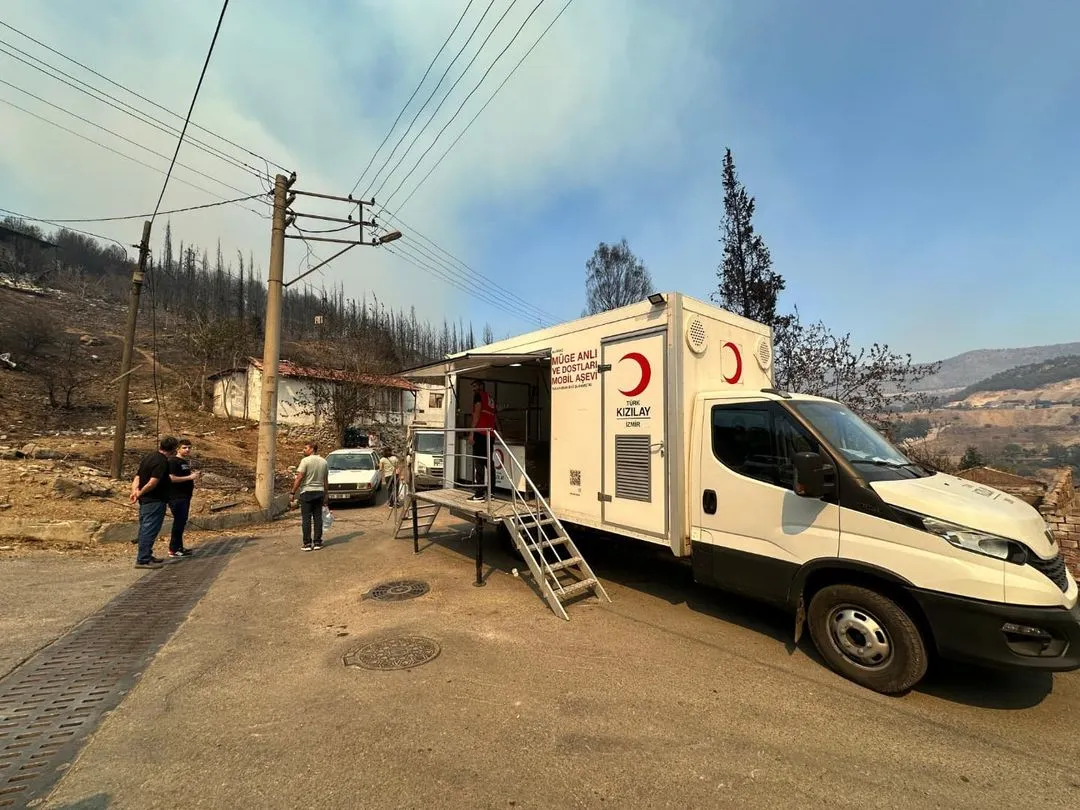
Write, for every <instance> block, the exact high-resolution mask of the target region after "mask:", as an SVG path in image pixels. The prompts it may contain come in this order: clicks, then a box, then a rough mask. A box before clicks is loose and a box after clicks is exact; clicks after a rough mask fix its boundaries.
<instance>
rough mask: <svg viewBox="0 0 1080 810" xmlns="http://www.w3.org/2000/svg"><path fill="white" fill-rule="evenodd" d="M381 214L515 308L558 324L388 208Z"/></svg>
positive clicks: (552, 318) (555, 320) (548, 315)
mask: <svg viewBox="0 0 1080 810" xmlns="http://www.w3.org/2000/svg"><path fill="white" fill-rule="evenodd" d="M380 208H381V206H380ZM381 213H383V214H386V215H387V216H388V217H389V218H390V219H392V220H394V221H395V222H396V223H397V224H398V225H400V226H401V227H402V228H404V229H405V230H406V231H408V232H409V235H410V236H418V237H419V238H420V239H421V240H423V241H424V242H427V243H428V244H429V245H431V247H432V248H434V249H435V250H437V251H439V253H441V254H443V255H444V256H446V257H447V259H449V260H450V261H452V262H456V263H457V264H458V265H459V266H460V267H461V268H462V269H463V270H464V271H465V272H466V273H468V274H470V275H471V276H472V277H473V280H475V279H480V280H482V281H483V282H484V283H485V285H486V286H487V287H493V288H495V289H497V290H501V291H502V292H503V293H505V295H506V296H508V297H509V298H511V299H512V300H513V301H514V306H515V307H519V308H520V307H524V308H526V309H529V310H532V311H533V312H535V313H537V314H538V315H541V316H543V317H544V318H546V319H547V320H549V321H550V322H552V323H555V322H557V321H558V320H559V319H558V318H557V317H555V316H554V315H552V314H551V313H550V312H545V311H544V310H542V309H540V308H539V307H537V306H535V305H534V304H530V303H529V302H528V301H526V300H525V299H524V298H522V297H521V296H519V295H517V294H516V293H514V292H512V291H510V290H508V289H507V288H506V287H503V286H502V285H500V284H499V283H498V282H497V281H495V280H494V279H492V278H490V277H488V276H486V275H484V274H483V273H481V272H479V271H478V270H475V269H473V268H472V267H470V266H469V265H468V264H466V263H465V262H464V261H462V260H461V259H459V258H458V257H457V256H455V255H454V254H453V253H451V252H450V251H448V250H446V249H445V248H443V247H441V246H440V245H439V244H438V243H436V242H435V241H434V240H433V239H431V238H429V237H427V236H425V235H424V234H423V233H421V232H420V231H418V230H417V229H416V228H414V227H413V226H412V225H409V224H408V223H407V222H405V221H404V220H403V219H402V218H401V217H399V216H398V215H397V214H395V213H394V212H393V211H389V210H387V209H386V208H381ZM444 261H445V260H444Z"/></svg>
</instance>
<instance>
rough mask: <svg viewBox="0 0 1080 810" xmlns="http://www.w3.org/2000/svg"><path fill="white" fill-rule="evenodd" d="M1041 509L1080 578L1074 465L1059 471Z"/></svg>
mask: <svg viewBox="0 0 1080 810" xmlns="http://www.w3.org/2000/svg"><path fill="white" fill-rule="evenodd" d="M1039 512H1041V513H1042V516H1043V517H1044V518H1045V519H1046V522H1047V523H1049V524H1050V528H1051V530H1052V531H1053V532H1054V537H1055V538H1057V541H1058V545H1059V546H1060V547H1061V556H1063V557H1064V558H1065V563H1066V565H1068V566H1069V570H1070V571H1072V572H1073V576H1074V577H1076V578H1077V579H1080V498H1077V497H1076V486H1075V484H1074V482H1073V473H1072V468H1071V467H1066V468H1065V469H1063V470H1059V471H1058V474H1057V476H1056V477H1055V478H1054V482H1053V483H1052V484H1051V485H1050V486H1049V487H1048V488H1047V490H1046V494H1045V495H1044V496H1043V500H1042V503H1040V504H1039Z"/></svg>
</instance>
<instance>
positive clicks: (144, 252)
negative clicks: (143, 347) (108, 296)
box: [109, 221, 150, 478]
mask: <svg viewBox="0 0 1080 810" xmlns="http://www.w3.org/2000/svg"><path fill="white" fill-rule="evenodd" d="M149 255H150V222H149V221H146V222H143V229H142V241H140V242H139V263H138V264H137V265H136V266H135V270H134V271H133V272H132V274H131V297H130V299H129V300H128V319H127V330H126V331H125V333H124V353H123V356H122V357H121V359H120V376H119V377H118V378H117V381H118V382H119V383H120V390H119V392H118V393H117V395H116V435H115V436H114V437H113V452H112V468H111V469H110V470H109V472H110V473H112V477H113V478H120V477H121V476H123V474H124V444H125V442H126V441H127V412H128V395H129V394H130V392H131V356H132V355H133V354H134V353H135V324H136V322H137V321H138V319H139V298H140V296H141V295H142V283H143V278H144V277H145V275H146V262H147V258H148V257H149Z"/></svg>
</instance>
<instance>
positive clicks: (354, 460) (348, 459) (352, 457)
mask: <svg viewBox="0 0 1080 810" xmlns="http://www.w3.org/2000/svg"><path fill="white" fill-rule="evenodd" d="M326 466H327V468H328V469H331V470H374V469H375V457H374V456H373V455H371V453H331V454H330V455H328V456H327V457H326Z"/></svg>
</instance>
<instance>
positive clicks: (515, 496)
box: [488, 430, 567, 591]
mask: <svg viewBox="0 0 1080 810" xmlns="http://www.w3.org/2000/svg"><path fill="white" fill-rule="evenodd" d="M491 435H492V436H493V437H494V438H495V441H496V443H497V444H498V446H500V447H502V449H503V450H504V451H505V452H504V453H503V458H508V459H509V460H510V462H511V464H512V465H513V471H514V472H515V473H520V475H521V477H522V478H523V479H524V480H525V484H526V487H527V489H526V491H529V490H530V489H531V490H532V492H533V494H534V495H535V501H536V504H537V506H536V511H535V512H534V511H532V509H531V508H529V505H528V504H527V503H526V502H525V500H524V499H523V498H522V497H521V493H520V492H519V491H518V488H517V487H516V486H515V485H514V478H516V477H517V476H516V474H515V476H514V477H511V476H509V475H507V478H508V479H509V481H510V493H511V497H510V505H511V508H512V509H513V510H514V516H515V517H516V518H519V523H520V517H521V513H520V512H519V511H518V501H521V503H522V505H523V507H524V508H525V510H526V512H527V514H528V515H529V517H531V518H532V519H533V525H534V527H535V528H536V530H537V533H538V537H537V540H536V544H537V545H539V546H540V548H539V553H538V554H536V555H534V556H535V557H536V558H538V560H539V563H540V564H541V566H542V568H541V570H543V571H544V572H545V573H546V574H547V576H549V577H550V578H551V581H552V582H554V583H555V585H557V586H558V589H559V590H560V591H561V590H563V586H562V583H560V582H559V580H558V578H557V577H556V576H555V572H554V571H553V570H552V568H551V564H550V563H549V562H548V561H547V558H546V557H545V555H544V547H543V545H542V544H543V543H544V542H550V540H551V538H549V537H548V536H547V532H545V531H544V527H543V526H542V525H541V523H540V521H541V519H542V518H541V511H540V507H541V506H542V507H543V511H544V512H545V513H546V514H548V515H550V516H551V520H552V522H553V524H554V525H555V526H557V527H558V529H559V531H561V532H562V533H563V534H567V532H566V527H565V526H563V525H562V521H560V520H559V518H558V516H557V515H556V514H555V512H554V511H553V510H552V508H551V506H550V505H549V504H548V502H547V500H546V499H545V498H544V496H543V495H541V494H540V489H539V488H538V487H537V486H536V482H534V481H533V480H532V478H530V477H529V474H528V473H527V472H526V471H525V467H524V465H522V464H521V462H519V461H518V460H517V457H516V456H515V455H514V454H513V453H511V452H510V447H509V446H508V445H507V444H506V441H505V440H504V439H503V437H502V436H501V435H499V432H498V431H496V430H492V431H491ZM503 464H504V468H505V462H503ZM488 508H489V509H490V508H491V503H490V501H489V502H488ZM549 547H550V548H551V550H552V551H553V552H554V554H555V559H556V561H557V562H562V561H563V560H562V557H560V556H559V550H558V548H557V547H556V546H554V545H551V546H549ZM531 553H532V551H531V550H530V554H531Z"/></svg>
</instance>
